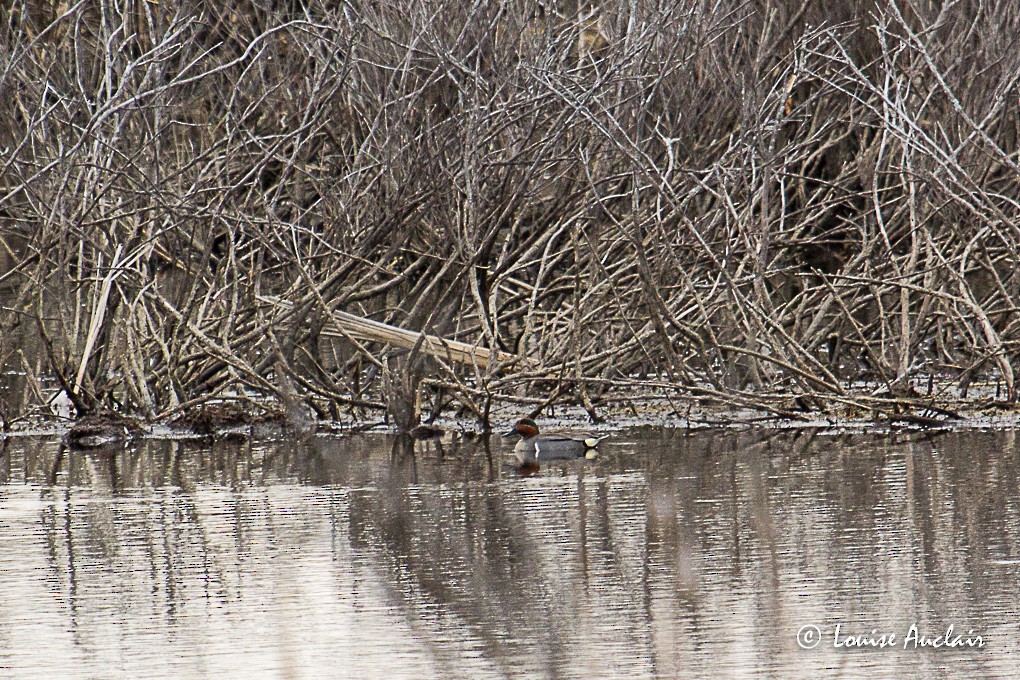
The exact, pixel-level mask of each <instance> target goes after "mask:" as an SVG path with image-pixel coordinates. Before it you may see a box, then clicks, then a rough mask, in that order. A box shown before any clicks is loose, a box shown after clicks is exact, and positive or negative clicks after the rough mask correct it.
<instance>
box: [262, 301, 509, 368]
mask: <svg viewBox="0 0 1020 680" xmlns="http://www.w3.org/2000/svg"><path fill="white" fill-rule="evenodd" d="M259 299H260V300H262V301H264V302H268V303H270V304H272V305H273V306H275V307H281V308H287V309H290V308H291V307H292V306H293V303H291V302H290V301H288V300H283V299H281V298H276V297H269V296H259ZM322 334H323V335H325V336H327V337H337V338H353V339H354V340H361V341H367V342H385V343H387V344H390V345H393V346H394V347H402V348H404V349H414V347H415V346H416V345H418V343H419V342H420V343H421V351H422V352H425V353H426V354H428V355H430V356H434V357H439V358H442V359H446V360H447V361H451V362H454V363H459V364H468V365H475V366H478V367H479V368H482V369H485V368H487V367H488V366H489V364H490V363H491V362H493V361H499V362H505V363H510V362H513V361H514V360H515V359H516V357H515V356H514V355H512V354H508V353H506V352H501V351H499V350H491V349H488V348H486V347H478V346H477V345H471V344H468V343H466V342H460V341H458V340H449V339H447V338H442V337H439V336H438V335H428V334H426V333H422V332H421V331H409V330H406V329H403V328H399V327H397V326H391V325H390V324H387V323H382V322H381V321H374V320H372V319H366V318H365V317H362V316H357V315H355V314H350V313H348V312H338V311H334V312H330V320H329V321H328V322H327V323H326V325H325V327H324V328H323V329H322Z"/></svg>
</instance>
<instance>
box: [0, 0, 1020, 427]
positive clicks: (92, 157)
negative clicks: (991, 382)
mask: <svg viewBox="0 0 1020 680" xmlns="http://www.w3.org/2000/svg"><path fill="white" fill-rule="evenodd" d="M979 4H980V5H981V8H982V10H981V11H978V5H979ZM993 4H995V3H993ZM987 5H988V3H987V2H985V3H978V2H977V0H961V1H960V2H955V3H934V4H933V3H929V2H924V1H922V0H876V1H875V2H874V3H870V4H869V3H852V2H846V3H843V4H839V3H837V4H836V5H833V4H832V3H825V4H824V7H823V6H822V4H821V3H813V2H810V1H809V0H789V1H785V2H779V3H774V2H772V3H763V2H736V1H726V0H724V1H722V2H712V3H708V2H698V1H697V0H695V1H693V2H690V3H673V2H668V3H667V2H656V1H655V0H633V1H632V2H630V3H627V4H626V6H612V7H610V6H608V5H607V6H605V7H601V8H600V7H597V6H595V7H590V6H589V7H586V6H580V7H579V6H577V4H576V3H574V4H572V3H570V2H559V3H541V4H540V3H537V2H532V1H527V0H507V1H505V2H501V3H476V4H474V5H472V4H465V3H438V2H396V1H394V2H387V3H352V2H326V1H325V0H323V1H314V0H313V1H309V2H299V1H294V2H289V3H284V2H261V3H240V2H227V3H208V2H201V1H198V2H194V1H193V2H182V1H180V0H168V1H166V2H160V3H150V2H145V1H144V0H122V1H121V2H115V1H113V0H104V1H103V2H97V3H77V4H73V5H72V4H67V3H61V4H59V5H58V6H57V8H56V10H53V9H52V5H50V4H49V3H35V2H27V1H23V2H15V3H8V5H6V6H5V9H4V10H3V28H2V34H0V40H2V42H3V49H2V50H0V54H2V55H3V57H2V59H3V61H2V63H0V113H2V123H0V146H2V147H3V153H2V155H0V238H2V241H0V245H2V246H3V248H2V249H0V250H2V252H0V263H2V264H3V267H2V268H0V287H2V290H3V295H4V303H5V304H4V306H3V313H2V316H0V323H2V328H3V331H2V335H0V358H2V361H3V365H4V367H5V370H6V371H7V372H8V378H10V375H11V374H13V373H16V374H17V375H19V376H21V377H20V378H19V380H15V381H14V382H16V383H17V384H16V385H13V386H14V387H17V389H9V390H7V394H6V395H5V396H4V397H3V402H4V403H3V411H2V414H0V415H2V416H3V417H4V419H5V420H9V419H10V418H13V417H15V416H17V415H24V414H29V413H32V412H36V410H37V409H38V408H40V407H41V406H43V402H44V401H45V399H46V395H47V394H49V393H50V392H49V391H48V388H44V387H42V385H43V384H44V383H45V384H49V383H47V382H46V381H48V380H56V381H57V382H58V384H59V385H60V386H61V387H62V388H63V389H64V390H65V391H66V392H67V393H68V394H69V395H71V398H72V400H73V401H74V404H75V407H76V409H77V410H78V412H79V413H87V412H92V411H96V410H101V409H114V410H123V411H130V412H137V413H141V414H144V415H145V416H147V417H149V418H167V417H171V416H173V415H174V414H177V413H180V412H182V411H183V410H186V409H188V408H189V407H191V406H195V405H198V404H201V403H203V402H205V401H208V400H210V399H219V398H224V397H238V396H244V395H247V396H253V395H261V396H262V397H273V398H276V399H278V400H279V401H280V402H281V403H282V404H283V405H284V406H286V407H287V408H288V409H290V410H291V411H293V412H298V411H302V410H307V409H310V410H313V411H315V412H316V413H317V414H318V415H320V416H324V417H339V416H341V415H342V414H343V413H344V412H346V411H347V410H349V409H353V410H354V412H355V414H361V413H363V410H364V409H375V408H383V407H385V405H386V404H387V403H388V404H390V407H391V408H390V410H391V412H392V413H393V415H394V416H395V417H397V419H398V421H399V422H400V424H401V425H402V426H404V427H406V426H409V425H410V424H411V423H412V422H413V419H414V417H415V414H416V413H418V412H420V411H421V409H422V404H420V403H419V402H420V399H421V396H422V394H423V390H424V389H425V388H426V387H427V386H431V387H432V388H433V389H434V390H439V392H440V394H439V395H438V397H437V398H436V400H435V402H434V403H433V404H432V405H431V409H432V410H433V411H435V410H436V409H437V408H441V407H442V405H443V404H444V403H445V402H444V395H447V396H448V397H450V398H454V399H456V400H457V402H458V403H459V404H460V406H461V407H462V408H464V409H466V410H467V411H468V412H470V413H473V414H474V415H476V416H477V417H478V418H480V419H482V420H484V419H486V418H487V417H488V414H489V409H490V408H491V406H492V404H493V403H494V402H496V401H499V400H510V401H519V402H521V403H522V404H527V405H528V406H527V407H526V408H538V407H540V406H541V405H543V404H550V403H559V402H568V401H569V402H575V403H579V404H582V405H584V406H585V407H586V408H587V409H588V410H589V412H590V413H591V414H592V415H593V416H595V415H597V409H598V405H599V404H600V403H601V402H602V401H603V400H604V399H605V398H607V395H610V394H611V393H613V392H614V390H615V391H620V390H625V391H631V392H633V393H637V394H665V395H669V396H670V397H671V398H675V399H678V400H681V401H683V400H687V399H691V398H698V399H715V400H719V401H722V402H726V403H732V404H741V405H751V406H756V407H764V408H770V409H772V410H776V411H780V412H787V411H788V410H789V408H790V407H789V406H787V405H785V404H787V401H784V400H786V399H788V398H790V397H800V398H801V401H799V402H797V403H798V404H799V405H800V406H804V405H807V407H810V408H818V407H822V408H824V407H828V406H832V405H838V404H847V403H853V404H858V405H861V404H865V405H867V406H868V407H870V408H874V409H877V410H886V411H891V410H892V409H894V408H896V399H901V398H903V397H904V396H909V395H910V392H909V391H908V390H907V385H908V384H909V381H910V379H911V378H913V377H917V376H925V375H934V376H956V377H958V378H959V379H960V383H961V387H962V388H963V391H964V392H966V385H967V384H969V382H970V381H971V380H972V379H973V378H975V377H981V376H995V377H997V378H998V379H1000V380H1001V381H1002V384H1003V385H1004V388H1005V390H1006V394H1007V395H1008V397H1009V398H1010V399H1014V398H1015V397H1016V396H1017V394H1016V393H1017V385H1016V377H1015V373H1014V369H1013V364H1014V361H1015V357H1016V355H1017V352H1018V349H1020V347H1018V344H1017V343H1018V339H1020V336H1018V326H1017V324H1018V318H1017V313H1016V309H1017V295H1018V286H1020V281H1018V280H1017V274H1016V272H1017V257H1018V244H1020V238H1018V236H1020V234H1018V230H1017V224H1018V219H1017V218H1018V212H1020V203H1018V199H1020V197H1018V189H1017V187H1018V183H1017V177H1018V172H1017V171H1018V166H1017V163H1018V154H1017V137H1018V125H1020V117H1018V116H1017V102H1018V87H1017V80H1018V79H1020V63H1018V62H1020V53H1018V51H1017V50H1016V49H1015V47H1014V43H1015V36H1016V35H1017V34H1018V30H1020V25H1018V24H1020V8H1018V7H1016V6H1015V3H1008V2H1000V3H998V4H997V6H995V7H991V8H990V7H988V6H987ZM341 310H342V311H346V312H349V313H354V314H357V315H360V316H365V317H370V318H374V319H377V320H381V321H385V322H387V323H390V324H393V325H396V326H400V327H403V328H409V329H414V330H422V331H425V332H428V333H431V334H435V335H441V336H445V337H448V338H451V339H456V340H460V341H464V342H468V343H471V344H474V345H477V346H479V347H489V348H499V349H501V350H502V351H504V352H507V353H510V354H513V355H516V356H517V357H518V360H517V361H516V362H493V363H492V364H490V365H488V366H487V367H486V368H484V369H482V368H480V367H478V366H466V367H465V366H458V365H454V364H452V363H451V362H449V361H446V360H444V359H443V358H442V357H427V356H425V354H424V353H423V352H422V351H420V350H421V348H420V347H416V348H415V349H412V350H410V351H408V350H399V351H398V350H395V349H394V348H392V347H389V346H388V345H385V344H384V343H377V342H375V343H373V342H365V341H362V340H357V339H355V338H353V337H343V332H342V329H341V332H340V334H339V335H340V336H341V337H336V333H324V330H325V329H327V328H328V327H329V326H330V319H331V314H332V313H333V312H335V311H341ZM19 381H20V382H19ZM423 381H424V382H423ZM855 381H867V382H870V383H875V382H877V383H879V384H885V385H886V386H887V387H888V392H889V395H890V399H888V400H883V399H879V398H873V397H874V395H870V396H869V394H859V392H860V389H856V390H855V389H854V388H852V387H851V385H854V384H857V383H856V382H855ZM384 386H388V387H386V388H385V389H384ZM50 391H51V390H50ZM397 404H399V406H396V405H397Z"/></svg>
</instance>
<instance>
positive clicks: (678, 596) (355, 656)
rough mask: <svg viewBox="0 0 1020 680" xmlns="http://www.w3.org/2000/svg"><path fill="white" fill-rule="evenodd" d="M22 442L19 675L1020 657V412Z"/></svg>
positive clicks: (7, 470)
mask: <svg viewBox="0 0 1020 680" xmlns="http://www.w3.org/2000/svg"><path fill="white" fill-rule="evenodd" d="M2 445H3V446H4V447H5V449H4V451H3V455H2V457H0V677H16V678H36V677H53V678H57V677H59V678H137V677H164V676H172V677H181V678H184V677H187V678H216V679H217V680H220V679H222V678H232V677H245V678H254V677H266V678H318V677H322V678H336V677H377V678H398V677H408V678H420V677H451V678H461V677H480V678H485V677H550V678H560V677H563V678H571V677H578V678H582V677H583V678H589V677H679V678H702V677H747V676H750V675H758V676H763V677H776V678H792V677H805V678H813V677H819V676H820V675H824V676H838V677H903V676H906V675H908V674H909V675H911V676H912V677H915V678H928V677H953V676H958V677H968V678H974V677H1020V630H1018V615H1020V594H1018V593H1020V588H1018V574H1020V491H1018V479H1020V475H1018V470H1017V466H1018V434H1017V433H1015V432H997V433H978V432H966V433H953V434H943V435H939V436H937V437H927V436H925V435H924V434H920V433H903V434H886V435H873V436H867V435H842V436H834V435H831V436H830V435H821V434H810V433H808V434H805V433H793V432H744V433H734V432H714V433H712V432H706V433H697V434H693V435H689V434H685V433H684V432H676V431H655V430H648V431H640V430H638V431H631V432H623V433H619V434H617V435H615V436H614V437H613V438H612V439H610V440H609V441H607V442H605V443H603V445H602V448H603V455H602V456H601V457H600V458H599V459H598V460H596V461H593V462H588V463H583V462H582V463H572V464H569V465H561V466H557V467H548V468H543V469H542V470H541V471H539V473H538V474H535V475H532V476H521V475H520V474H518V473H517V471H515V470H514V469H512V468H510V467H507V466H505V465H504V464H503V459H502V458H501V454H503V453H505V452H508V451H509V449H510V446H509V445H508V444H507V443H505V442H504V441H495V440H494V441H493V442H492V443H491V450H490V449H488V448H487V447H486V446H485V443H484V442H480V441H475V442H471V441H459V442H449V441H447V442H446V443H445V444H444V446H443V449H442V451H440V450H439V448H438V447H437V446H436V445H435V444H424V445H423V444H421V443H419V444H417V445H416V446H417V449H416V450H415V451H414V452H408V451H407V450H406V449H404V448H401V446H399V445H397V444H396V442H395V440H394V439H393V438H390V437H386V436H382V435H378V436H366V435H362V436H356V437H315V438H312V439H310V440H307V441H304V442H295V441H290V442H275V443H273V442H269V443H263V444H250V443H239V442H230V441H222V442H216V443H214V444H209V443H194V442H142V443H138V444H135V445H132V446H130V447H128V448H127V449H125V450H121V451H119V452H116V453H115V454H111V453H109V452H107V453H91V454H83V453H78V452H68V451H62V450H61V448H60V446H59V444H58V442H55V441H53V440H52V439H39V438H32V439H29V438H24V439H16V440H8V441H6V442H5V443H3V444H2ZM836 624H839V625H840V627H841V634H840V639H845V637H846V635H847V634H852V635H869V636H872V637H878V636H880V635H883V634H886V635H888V634H894V635H896V643H895V644H894V645H892V646H890V647H886V648H871V649H863V650H862V649H845V648H836V647H834V640H833V633H834V629H835V626H836ZM808 625H815V626H818V630H819V632H820V633H821V642H820V643H819V645H818V646H817V647H815V648H812V649H803V648H801V647H800V646H798V642H797V634H798V631H801V630H802V629H803V627H804V626H808ZM911 625H914V626H915V627H916V630H917V632H918V633H919V634H925V635H928V636H936V635H943V634H944V633H945V631H946V628H947V627H948V626H949V625H952V626H954V631H955V632H956V634H964V640H966V639H971V640H972V641H974V638H976V637H977V636H978V635H980V637H981V641H982V642H983V643H984V647H983V648H970V647H964V646H957V647H952V648H945V647H943V648H939V649H931V648H920V649H915V648H913V647H912V646H909V643H908V648H907V649H904V648H903V642H904V639H905V637H906V636H907V635H908V634H909V632H910V627H911ZM872 631H874V633H872ZM968 631H973V633H972V634H968Z"/></svg>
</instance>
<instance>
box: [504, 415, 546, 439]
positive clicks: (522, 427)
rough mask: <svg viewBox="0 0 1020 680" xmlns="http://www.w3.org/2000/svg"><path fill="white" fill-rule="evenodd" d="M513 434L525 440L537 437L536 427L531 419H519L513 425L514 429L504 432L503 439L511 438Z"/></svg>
mask: <svg viewBox="0 0 1020 680" xmlns="http://www.w3.org/2000/svg"><path fill="white" fill-rule="evenodd" d="M515 434H519V435H521V436H522V437H524V438H525V439H530V438H531V437H537V436H538V425H537V424H536V423H535V421H534V420H532V419H531V418H521V419H520V420H518V421H517V424H516V425H514V428H513V429H512V430H510V431H509V432H504V433H503V436H504V437H512V436H513V435H515Z"/></svg>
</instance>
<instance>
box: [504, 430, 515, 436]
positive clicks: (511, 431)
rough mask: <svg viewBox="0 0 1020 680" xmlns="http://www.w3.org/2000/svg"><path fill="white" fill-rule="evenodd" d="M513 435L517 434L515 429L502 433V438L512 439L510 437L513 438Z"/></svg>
mask: <svg viewBox="0 0 1020 680" xmlns="http://www.w3.org/2000/svg"><path fill="white" fill-rule="evenodd" d="M515 434H517V430H516V429H513V430H510V431H509V432H504V433H503V436H504V437H512V436H514V435H515Z"/></svg>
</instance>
